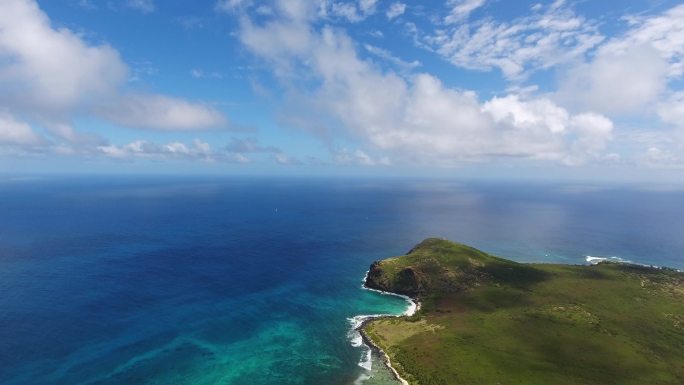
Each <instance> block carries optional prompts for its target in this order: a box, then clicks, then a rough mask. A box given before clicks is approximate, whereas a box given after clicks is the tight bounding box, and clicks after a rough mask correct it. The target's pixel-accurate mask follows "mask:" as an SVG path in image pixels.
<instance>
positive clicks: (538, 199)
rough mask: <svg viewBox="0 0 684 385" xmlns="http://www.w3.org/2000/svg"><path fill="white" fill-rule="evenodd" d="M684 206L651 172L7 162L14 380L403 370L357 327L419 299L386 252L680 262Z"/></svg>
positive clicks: (7, 293) (277, 376)
mask: <svg viewBox="0 0 684 385" xmlns="http://www.w3.org/2000/svg"><path fill="white" fill-rule="evenodd" d="M683 203H684V189H680V188H675V187H671V186H670V187H667V186H660V187H657V186H650V185H641V186H639V185H601V184H596V183H584V184H579V183H563V184H561V183H557V184H552V183H540V182H507V183H504V182H482V181H480V182H464V181H439V180H427V179H382V180H375V181H374V180H372V179H370V178H356V179H355V178H322V177H321V178H265V177H264V178H258V177H230V178H229V177H225V178H224V177H185V178H182V177H159V176H156V177H145V176H135V177H132V176H129V177H124V176H117V177H54V176H53V177H45V178H16V177H2V178H0V383H2V384H3V385H24V384H27V385H28V384H31V385H35V384H69V385H78V384H84V385H85V384H93V385H94V384H98V385H104V384H150V385H151V384H155V385H170V384H174V385H181V384H192V385H205V384H206V385H209V384H225V385H228V384H255V385H259V384H316V385H320V384H330V385H336V384H339V385H348V384H353V383H354V382H356V383H361V382H363V380H364V379H365V378H367V377H369V376H372V377H373V378H371V379H369V380H367V381H366V384H369V385H370V384H383V383H391V378H390V377H389V375H388V373H387V372H384V371H383V367H382V365H381V364H380V362H379V361H378V359H377V357H374V358H373V359H372V361H370V362H369V361H368V357H367V350H365V348H364V347H363V346H358V344H357V343H353V342H354V341H352V340H353V339H354V335H353V333H350V328H351V326H352V319H353V317H354V316H357V315H360V314H401V313H402V312H404V311H405V310H406V306H407V304H406V302H405V301H404V300H403V299H401V298H398V297H392V296H386V295H381V294H378V293H375V292H371V291H368V290H363V289H361V280H362V278H363V276H364V273H365V272H366V271H367V269H368V266H369V265H370V263H371V262H373V261H374V260H376V259H381V258H386V257H390V256H394V255H400V254H403V253H405V252H406V251H408V250H409V249H410V248H411V247H412V246H413V245H414V244H416V243H418V242H420V241H421V240H422V239H424V238H426V237H433V236H436V237H444V238H448V239H451V240H455V241H458V242H462V243H466V244H469V245H472V246H475V247H478V248H480V249H482V250H485V251H487V252H490V253H493V254H496V255H499V256H503V257H506V258H510V259H514V260H517V261H522V262H560V263H571V264H584V263H587V261H588V258H589V260H591V258H619V259H622V260H627V261H632V262H635V263H643V264H649V265H659V266H669V267H674V268H680V269H681V268H684V237H683V236H682V234H684V204H683ZM369 366H370V367H371V368H372V369H371V371H369V370H368V368H369Z"/></svg>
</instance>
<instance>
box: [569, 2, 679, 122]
mask: <svg viewBox="0 0 684 385" xmlns="http://www.w3.org/2000/svg"><path fill="white" fill-rule="evenodd" d="M625 20H627V22H628V24H629V29H627V31H626V32H625V33H623V34H620V35H618V36H615V37H613V38H611V39H610V40H608V41H606V42H605V43H604V44H602V45H601V46H600V47H598V49H597V50H596V53H595V55H594V56H593V57H592V58H591V60H589V61H587V62H584V63H580V64H579V65H575V66H573V67H570V68H569V69H567V70H566V71H565V72H564V73H563V74H562V75H561V77H560V85H559V92H558V97H559V100H562V101H564V102H569V103H572V104H573V105H575V106H579V107H581V108H592V109H596V110H598V111H602V112H605V113H609V114H634V113H644V112H651V111H653V109H654V106H655V104H657V103H658V102H659V101H660V100H661V99H662V97H663V96H664V95H665V94H667V86H668V82H670V81H671V80H673V79H678V78H680V77H681V76H682V74H683V71H684V5H679V6H676V7H673V8H671V9H669V10H667V11H665V12H663V13H662V14H658V15H653V16H639V17H627V18H625Z"/></svg>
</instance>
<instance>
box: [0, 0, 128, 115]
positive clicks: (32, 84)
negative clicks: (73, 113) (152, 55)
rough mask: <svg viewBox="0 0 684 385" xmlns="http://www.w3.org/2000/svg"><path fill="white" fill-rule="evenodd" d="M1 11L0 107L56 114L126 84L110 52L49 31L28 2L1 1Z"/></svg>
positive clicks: (124, 73)
mask: <svg viewBox="0 0 684 385" xmlns="http://www.w3.org/2000/svg"><path fill="white" fill-rule="evenodd" d="M2 8H3V9H2V12H0V87H1V89H2V90H0V103H1V104H5V105H12V106H14V107H17V108H19V107H21V108H23V109H26V110H28V111H31V112H34V111H36V110H39V111H41V112H43V113H48V114H60V113H62V112H63V111H64V110H67V109H71V108H74V107H77V106H79V105H82V104H84V103H89V102H91V101H93V100H97V99H101V98H106V97H109V96H110V95H111V94H112V93H113V92H114V91H115V90H116V88H117V87H118V86H119V84H121V83H122V82H124V81H125V80H126V77H127V76H128V74H127V73H128V69H127V67H126V65H125V64H123V62H122V61H121V58H120V57H119V54H118V52H117V51H116V50H114V49H113V48H112V47H110V46H108V45H100V46H89V45H87V44H86V43H84V42H83V41H82V40H81V38H80V37H79V36H77V35H76V34H74V33H72V32H71V31H69V30H67V29H59V30H55V29H53V28H52V27H51V26H50V20H49V19H48V18H47V16H46V15H45V14H44V13H43V12H42V11H41V10H40V9H39V8H38V5H37V4H36V3H35V2H34V1H28V0H5V1H3V5H2ZM76 68H77V69H78V70H75V69H76Z"/></svg>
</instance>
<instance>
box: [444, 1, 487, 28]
mask: <svg viewBox="0 0 684 385" xmlns="http://www.w3.org/2000/svg"><path fill="white" fill-rule="evenodd" d="M486 2H487V0H448V1H447V6H448V7H450V11H449V14H448V15H447V16H446V17H445V18H444V22H445V23H447V24H453V23H457V22H460V21H462V20H463V19H466V18H467V17H468V16H469V15H470V13H471V12H473V11H474V10H476V9H478V8H480V7H482V6H483V5H485V3H486Z"/></svg>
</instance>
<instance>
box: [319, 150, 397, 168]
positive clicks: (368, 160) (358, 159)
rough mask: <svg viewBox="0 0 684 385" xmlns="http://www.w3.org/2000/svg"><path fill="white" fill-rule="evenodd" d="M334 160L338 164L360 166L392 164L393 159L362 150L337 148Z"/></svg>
mask: <svg viewBox="0 0 684 385" xmlns="http://www.w3.org/2000/svg"><path fill="white" fill-rule="evenodd" d="M333 160H334V161H335V164H338V165H360V166H390V165H392V161H391V160H390V159H389V158H388V157H381V158H375V157H372V156H370V155H368V154H367V153H366V152H364V151H362V150H358V149H357V150H353V151H352V150H348V149H342V150H336V151H334V152H333Z"/></svg>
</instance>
